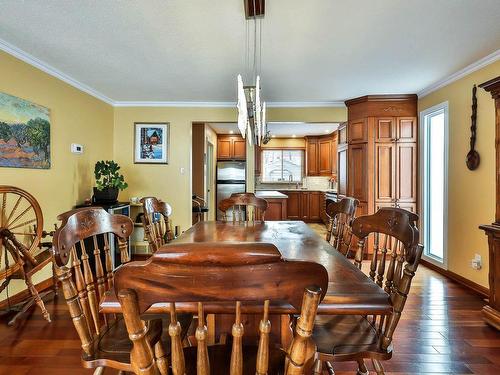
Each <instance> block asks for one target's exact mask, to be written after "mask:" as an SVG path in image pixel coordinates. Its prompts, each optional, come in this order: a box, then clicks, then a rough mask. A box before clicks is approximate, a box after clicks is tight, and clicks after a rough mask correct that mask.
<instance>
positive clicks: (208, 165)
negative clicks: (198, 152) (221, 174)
mask: <svg viewBox="0 0 500 375" xmlns="http://www.w3.org/2000/svg"><path fill="white" fill-rule="evenodd" d="M206 150H207V152H206V153H205V202H206V203H207V206H208V215H207V216H208V217H207V220H210V213H211V212H213V210H214V209H215V200H216V194H217V192H216V189H217V183H216V182H215V173H216V170H215V163H214V150H215V147H214V145H213V143H212V142H210V141H209V140H208V139H206ZM212 192H213V194H212ZM212 196H213V199H212Z"/></svg>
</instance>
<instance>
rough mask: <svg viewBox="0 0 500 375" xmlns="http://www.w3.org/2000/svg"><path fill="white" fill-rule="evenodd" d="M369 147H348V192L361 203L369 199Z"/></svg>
mask: <svg viewBox="0 0 500 375" xmlns="http://www.w3.org/2000/svg"><path fill="white" fill-rule="evenodd" d="M366 155H367V145H366V144H365V143H361V144H353V145H349V147H348V159H347V171H348V177H347V181H348V183H347V192H348V195H349V196H351V197H353V198H356V199H358V200H360V201H364V202H366V201H367V199H368V170H367V157H366Z"/></svg>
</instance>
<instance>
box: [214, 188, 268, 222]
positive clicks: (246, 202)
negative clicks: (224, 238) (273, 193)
mask: <svg viewBox="0 0 500 375" xmlns="http://www.w3.org/2000/svg"><path fill="white" fill-rule="evenodd" d="M249 207H252V210H249V209H248V208H249ZM219 210H221V211H222V215H223V216H222V219H223V220H224V221H229V220H230V221H233V222H244V221H256V220H261V221H264V220H265V216H266V210H267V201H266V200H265V199H263V198H258V197H256V196H255V194H254V193H234V194H232V195H231V196H230V197H229V198H226V199H223V200H221V201H220V202H219Z"/></svg>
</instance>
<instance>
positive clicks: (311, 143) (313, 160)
mask: <svg viewBox="0 0 500 375" xmlns="http://www.w3.org/2000/svg"><path fill="white" fill-rule="evenodd" d="M318 156H319V150H318V137H306V157H307V175H308V176H318V175H319V166H318Z"/></svg>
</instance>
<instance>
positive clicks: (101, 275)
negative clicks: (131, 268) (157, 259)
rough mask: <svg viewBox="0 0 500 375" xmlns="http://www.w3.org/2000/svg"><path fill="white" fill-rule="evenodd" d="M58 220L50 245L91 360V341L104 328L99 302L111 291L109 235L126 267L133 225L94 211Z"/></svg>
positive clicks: (84, 210) (65, 215) (74, 212)
mask: <svg viewBox="0 0 500 375" xmlns="http://www.w3.org/2000/svg"><path fill="white" fill-rule="evenodd" d="M58 219H59V220H61V221H62V223H61V225H60V227H59V229H57V230H56V232H55V233H54V237H53V241H52V246H53V249H54V256H55V260H56V265H57V268H56V271H57V274H58V277H59V279H60V280H61V282H62V287H63V293H64V298H65V299H66V302H67V304H68V307H69V311H70V315H71V318H72V320H73V324H74V325H75V328H76V330H77V332H78V335H79V337H80V340H81V341H82V348H83V350H84V352H85V354H87V355H88V356H91V355H92V354H93V353H94V350H95V348H94V344H93V340H94V339H95V337H96V336H97V335H96V334H98V333H99V332H100V331H101V330H102V325H103V324H104V325H106V324H107V321H106V320H105V319H101V316H100V314H99V300H100V298H102V297H103V295H104V294H105V293H106V291H107V290H109V289H112V288H113V264H112V255H111V251H110V246H109V241H110V240H111V239H110V238H109V234H113V235H114V236H115V237H116V238H118V247H119V250H120V257H121V261H122V263H127V262H129V260H130V259H129V255H128V240H127V239H128V237H129V236H130V234H131V233H132V230H133V228H134V224H133V223H132V220H130V218H129V217H127V216H123V215H111V214H109V213H107V212H106V211H105V210H104V209H102V208H97V207H89V208H81V209H77V210H72V211H68V212H65V213H63V214H61V215H59V216H58ZM103 264H104V266H103ZM96 286H97V290H96Z"/></svg>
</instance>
